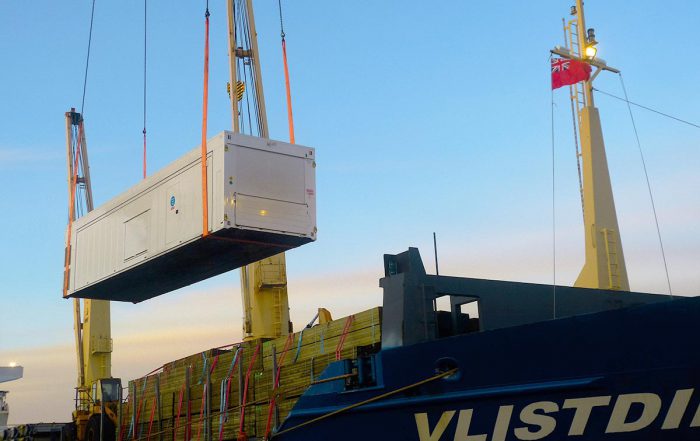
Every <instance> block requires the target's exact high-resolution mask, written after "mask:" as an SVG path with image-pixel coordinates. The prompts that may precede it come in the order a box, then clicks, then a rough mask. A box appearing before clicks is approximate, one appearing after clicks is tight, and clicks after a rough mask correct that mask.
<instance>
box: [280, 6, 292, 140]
mask: <svg viewBox="0 0 700 441" xmlns="http://www.w3.org/2000/svg"><path fill="white" fill-rule="evenodd" d="M277 6H278V9H279V13H280V36H281V37H282V60H283V61H284V85H285V88H286V90H287V119H288V121H289V142H290V143H292V144H294V143H295V142H294V115H293V114H292V92H291V89H290V87H289V67H288V65H287V41H286V40H285V33H284V22H283V21H282V0H277Z"/></svg>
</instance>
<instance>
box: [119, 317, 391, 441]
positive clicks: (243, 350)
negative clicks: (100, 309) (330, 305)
mask: <svg viewBox="0 0 700 441" xmlns="http://www.w3.org/2000/svg"><path fill="white" fill-rule="evenodd" d="M300 338H301V345H299V339H300ZM343 339H344V342H343V344H342V345H340V342H341V340H343ZM380 342H381V308H379V307H377V308H373V309H370V310H367V311H364V312H361V313H358V314H355V315H353V316H351V317H345V318H342V319H338V320H334V321H331V322H328V323H326V324H320V325H316V326H313V327H311V328H306V329H304V330H303V331H302V332H296V333H294V334H290V336H289V337H286V336H285V337H280V338H277V339H274V340H268V341H264V342H263V341H261V340H252V341H247V342H244V343H241V344H240V345H234V346H233V347H227V348H224V349H221V348H214V349H209V350H207V351H204V352H202V353H199V354H194V355H191V356H189V357H185V358H182V359H180V360H176V361H172V362H169V363H166V364H165V365H163V366H162V368H161V369H160V370H159V371H158V372H156V373H152V374H150V375H147V376H145V377H142V378H137V379H135V380H132V381H129V386H128V390H129V393H128V397H127V399H126V400H124V402H123V403H122V405H121V407H120V412H119V414H120V415H119V420H120V425H119V426H120V427H119V428H117V437H116V439H117V440H119V441H127V440H150V441H162V440H172V441H179V440H183V441H187V440H192V441H200V440H201V441H211V440H215V441H218V440H220V439H221V440H230V439H236V438H237V437H238V435H239V428H240V421H241V413H242V410H243V409H245V416H244V425H243V427H244V432H245V434H246V435H247V436H248V437H263V436H264V435H265V432H266V426H267V424H268V415H269V412H270V409H271V406H270V401H271V398H272V397H273V396H274V397H275V401H276V404H275V405H274V406H272V417H271V418H270V420H271V427H275V425H276V424H279V423H281V422H282V421H283V420H284V418H285V417H286V416H287V414H288V413H289V411H290V410H291V409H292V407H293V406H294V404H295V403H296V401H297V399H298V398H299V396H301V394H303V393H304V391H305V390H306V389H307V388H308V387H309V386H310V385H311V384H312V383H313V382H314V381H317V379H318V376H319V374H320V373H321V372H323V370H324V369H325V368H326V366H328V364H329V363H331V362H333V361H335V360H336V352H337V351H339V354H340V358H341V359H349V358H354V357H356V356H357V353H358V350H362V348H368V347H369V348H374V349H375V350H376V349H377V348H378V346H379V343H380ZM285 346H287V347H288V349H287V351H286V353H285V352H284V348H285ZM239 348H240V349H239ZM256 351H257V352H258V355H257V356H255V353H256ZM236 354H238V355H237V356H236ZM236 359H237V360H236ZM253 360H254V361H253ZM251 361H253V363H252V366H251ZM234 362H235V366H234ZM280 365H281V368H280V376H279V388H278V389H277V391H276V392H274V385H273V383H274V378H275V376H276V374H275V373H276V370H277V367H278V366H280ZM249 368H250V375H249V376H248V388H247V393H246V397H245V403H246V404H245V406H243V395H244V393H243V392H245V380H246V374H247V372H248V369H249ZM229 378H230V386H229V381H227V379H229ZM336 381H345V380H344V379H339V380H336ZM273 392H274V393H273ZM226 396H228V403H226V399H225V397H226ZM222 397H224V399H223V400H222ZM222 403H224V404H227V405H225V406H222ZM149 434H150V435H149Z"/></svg>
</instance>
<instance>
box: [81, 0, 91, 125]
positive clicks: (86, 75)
mask: <svg viewBox="0 0 700 441" xmlns="http://www.w3.org/2000/svg"><path fill="white" fill-rule="evenodd" d="M94 19H95V0H92V10H91V12H90V32H89V33H88V47H87V56H86V57H85V76H84V78H83V98H82V100H81V102H80V114H81V115H84V114H85V91H86V90H87V79H88V67H89V66H90V47H91V46H92V25H93V22H94Z"/></svg>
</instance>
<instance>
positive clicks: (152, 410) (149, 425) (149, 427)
mask: <svg viewBox="0 0 700 441" xmlns="http://www.w3.org/2000/svg"><path fill="white" fill-rule="evenodd" d="M155 413H156V397H153V402H152V404H151V419H150V421H149V422H148V439H147V441H151V429H153V417H154V415H155Z"/></svg>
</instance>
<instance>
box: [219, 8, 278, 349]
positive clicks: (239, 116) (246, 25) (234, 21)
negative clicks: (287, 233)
mask: <svg viewBox="0 0 700 441" xmlns="http://www.w3.org/2000/svg"><path fill="white" fill-rule="evenodd" d="M235 3H238V4H240V5H242V6H243V8H242V9H243V10H241V11H239V10H237V9H235V7H236V5H235ZM227 12H228V55H229V67H230V70H229V73H230V77H229V91H230V93H229V95H230V98H231V111H232V126H233V131H234V132H236V133H241V132H242V130H241V129H242V127H244V125H245V119H244V108H243V94H244V90H245V89H247V90H245V94H246V97H245V99H246V100H248V99H249V100H250V101H249V103H250V102H253V103H254V105H253V106H252V107H253V109H254V110H253V111H251V113H252V112H255V113H254V114H253V115H248V116H249V117H250V120H249V121H251V122H249V127H248V130H249V131H250V132H251V134H254V135H257V136H259V137H261V138H268V137H269V132H268V126H267V114H266V111H265V96H264V94H263V84H262V73H261V68H260V57H259V56H258V54H259V52H258V41H257V33H256V30H255V18H254V15H253V2H252V0H243V1H240V2H234V0H227ZM246 78H252V81H251V83H250V86H247V85H246V83H245V79H246ZM232 89H235V93H234V90H232ZM239 97H240V99H239ZM253 122H254V123H255V126H253ZM256 132H257V133H256ZM241 296H242V300H243V315H244V317H243V337H244V338H245V339H246V340H253V339H260V338H262V339H272V338H276V337H280V336H283V335H287V334H289V333H290V331H291V329H292V324H291V322H290V320H289V300H288V296H287V269H286V261H285V255H284V253H280V254H277V255H275V256H272V257H269V258H267V259H263V260H261V261H258V262H255V263H252V264H250V265H247V266H245V267H243V268H241Z"/></svg>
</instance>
